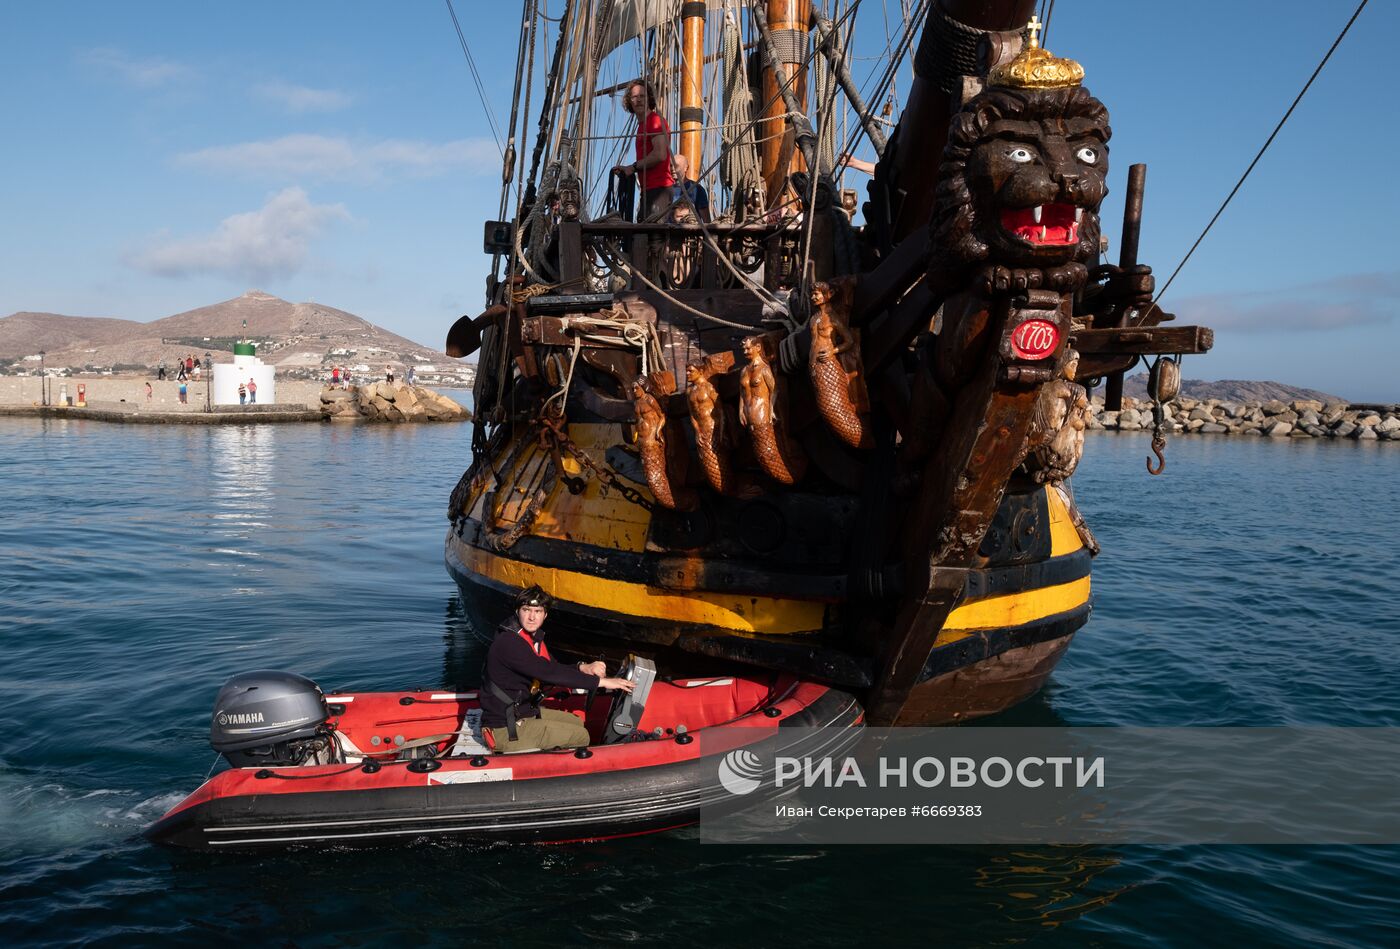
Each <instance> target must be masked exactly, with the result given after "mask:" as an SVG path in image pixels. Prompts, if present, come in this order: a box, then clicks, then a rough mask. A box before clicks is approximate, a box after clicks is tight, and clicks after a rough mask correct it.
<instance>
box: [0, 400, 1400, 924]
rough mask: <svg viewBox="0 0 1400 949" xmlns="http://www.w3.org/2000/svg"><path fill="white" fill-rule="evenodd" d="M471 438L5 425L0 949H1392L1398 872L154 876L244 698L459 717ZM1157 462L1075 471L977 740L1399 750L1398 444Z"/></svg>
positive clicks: (1116, 855)
mask: <svg viewBox="0 0 1400 949" xmlns="http://www.w3.org/2000/svg"><path fill="white" fill-rule="evenodd" d="M468 437H469V430H468V429H467V428H466V427H461V426H443V427H429V426H405V427H371V426H364V427H339V426H289V427H277V426H264V427H211V428H203V427H188V428H187V427H184V426H174V427H150V428H143V427H138V426H106V425H101V424H97V423H85V422H82V421H67V420H64V421H44V420H20V419H0V498H3V501H0V504H3V511H4V515H5V516H4V517H3V518H0V647H3V653H0V656H3V662H0V734H3V736H4V738H3V742H0V932H3V933H4V937H3V938H4V941H5V942H6V943H7V944H30V943H36V944H37V943H45V944H55V943H59V944H63V943H85V944H97V945H102V944H122V945H130V944H146V943H155V942H176V943H201V944H212V945H221V944H233V943H247V942H254V941H256V942H264V941H269V940H270V941H273V942H275V943H283V944H301V945H346V944H349V945H371V944H377V943H381V942H385V941H388V940H390V939H394V940H400V941H407V940H412V941H413V942H415V943H428V944H438V943H443V944H461V943H464V942H467V941H472V942H481V943H485V944H488V945H493V944H505V943H510V944H520V943H527V944H528V943H534V942H544V941H549V940H553V941H558V940H560V939H563V940H567V941H570V942H580V941H597V942H606V943H618V942H649V941H652V940H659V939H666V940H667V941H669V942H672V943H675V944H687V945H688V944H714V943H724V942H737V943H740V944H759V943H761V944H770V945H772V944H780V943H793V944H802V943H807V944H818V945H821V944H828V943H832V942H849V941H851V940H863V941H869V940H871V939H885V940H888V939H894V940H900V941H905V940H907V941H913V940H915V939H917V940H919V941H920V942H926V943H933V944H940V945H965V944H976V945H1015V944H1023V943H1027V942H1029V943H1034V944H1047V945H1064V946H1089V945H1164V946H1165V945H1183V944H1235V945H1246V944H1299V945H1301V944H1319V943H1321V944H1328V945H1358V944H1360V945H1367V944H1385V943H1389V944H1394V942H1393V940H1394V934H1395V932H1396V931H1397V929H1400V900H1398V899H1397V896H1396V891H1395V879H1396V878H1397V876H1400V848H1356V847H1310V848H1264V847H1182V848H1146V847H1142V848H1135V847H1118V848H1101V847H1092V848H1091V847H1022V848H1016V849H1004V848H986V847H962V848H952V847H946V848H920V849H916V848H907V849H906V848H885V849H875V848H870V849H859V848H854V849H846V848H830V849H823V850H810V849H809V850H798V849H761V848H747V847H745V848H739V847H735V848H721V847H709V846H702V845H701V844H700V843H699V842H698V840H697V839H696V837H695V835H694V834H693V833H690V832H676V833H671V834H667V835H662V836H655V837H649V838H641V839H636V840H628V841H620V842H615V843H609V844H599V845H589V846H574V847H565V848H540V847H510V848H507V847H495V848H481V847H469V846H463V845H447V844H418V845H413V846H407V847H404V848H400V849H396V850H380V851H373V852H358V851H350V850H341V851H318V852H301V853H296V854H290V855H279V856H274V857H266V856H264V857H258V858H248V857H240V856H236V855H227V854H224V855H217V856H202V855H197V856H190V855H178V854H171V853H167V852H164V851H160V850H156V849H153V848H151V847H149V846H147V845H146V844H145V843H144V842H143V841H142V840H141V839H140V838H139V837H138V836H137V833H138V831H139V830H140V829H141V828H142V827H143V826H144V825H145V824H147V823H149V822H150V821H151V820H152V819H154V818H156V817H158V816H159V815H160V814H161V813H163V812H164V811H165V810H166V809H167V808H168V807H170V806H171V805H172V804H174V803H175V802H176V801H178V800H179V799H180V798H181V797H183V796H184V794H185V793H187V792H188V791H189V790H191V789H193V788H194V787H195V786H196V785H197V784H198V783H199V781H200V780H201V779H202V778H203V776H204V774H205V773H206V771H207V770H208V769H209V767H210V765H211V764H212V763H213V760H214V755H213V752H212V751H210V750H209V747H208V744H207V739H208V731H207V729H208V718H207V716H208V714H209V709H210V703H211V702H212V701H213V698H214V693H215V692H216V691H217V689H218V687H219V685H220V684H221V683H222V682H223V680H224V679H225V678H226V677H228V676H229V675H232V674H233V673H236V672H239V671H244V670H248V669H253V668H259V667H277V668H286V669H291V670H296V671H299V672H302V673H304V674H306V675H309V676H311V677H313V678H314V679H316V680H317V681H318V682H320V683H321V684H322V685H323V686H325V687H326V688H327V689H328V690H330V689H335V690H341V689H352V688H354V689H388V688H399V687H403V686H422V687H453V686H458V685H465V684H474V683H473V682H472V681H471V680H472V677H473V675H474V674H475V673H476V671H477V670H478V669H479V666H480V660H481V650H482V646H481V643H480V641H479V639H478V638H477V637H476V635H475V634H474V633H473V631H472V630H470V629H469V628H468V627H467V625H466V623H465V621H464V620H463V619H462V616H461V608H460V604H459V602H458V600H457V593H456V590H455V588H454V587H453V585H452V583H451V582H450V581H449V579H448V578H447V575H446V574H445V572H444V570H443V567H442V562H441V555H442V539H443V534H444V530H445V527H446V524H445V521H444V519H443V511H444V508H445V505H446V498H447V494H448V491H449V490H450V489H451V487H452V485H453V484H454V483H455V482H456V479H457V477H458V476H459V474H460V473H461V470H462V468H463V466H464V465H465V463H466V459H467V444H468ZM1146 449H1147V438H1146V436H1136V435H1126V434H1125V435H1113V434H1104V435H1097V436H1094V437H1091V438H1090V440H1089V445H1088V452H1087V455H1088V457H1087V458H1086V460H1085V462H1084V465H1083V466H1082V468H1081V469H1080V473H1079V475H1078V476H1077V477H1076V479H1075V486H1076V490H1077V493H1078V496H1079V501H1080V505H1081V507H1082V508H1083V510H1084V511H1085V513H1086V515H1087V516H1088V518H1089V520H1090V523H1091V524H1092V526H1093V527H1094V529H1095V530H1096V531H1097V533H1098V535H1099V538H1100V540H1101V542H1102V543H1103V547H1104V554H1103V555H1102V556H1101V557H1100V558H1099V559H1098V561H1097V562H1096V565H1095V573H1094V586H1095V591H1096V597H1097V599H1096V605H1097V608H1096V612H1095V615H1094V618H1093V620H1092V622H1091V623H1090V625H1089V626H1088V627H1087V628H1086V629H1085V630H1084V631H1083V632H1081V633H1080V635H1079V636H1078V637H1077V638H1076V640H1075V643H1074V646H1073V647H1072V648H1071V649H1070V651H1069V654H1068V656H1067V658H1066V659H1065V661H1064V663H1063V664H1062V665H1061V666H1060V668H1059V670H1058V671H1057V672H1056V673H1055V676H1054V678H1053V680H1052V682H1051V685H1050V686H1049V687H1048V688H1047V689H1046V690H1045V691H1044V692H1043V693H1042V694H1041V695H1039V696H1038V697H1036V698H1035V699H1034V700H1032V701H1031V702H1029V703H1027V704H1026V705H1024V706H1022V707H1020V708H1018V709H1015V710H1012V711H1011V712H1009V713H1007V714H1005V715H1003V716H1000V717H999V719H998V721H999V722H1001V723H1005V724H1046V725H1050V724H1071V725H1187V724H1192V725H1278V724H1295V723H1309V724H1346V725H1400V689H1397V686H1398V685H1400V658H1397V655H1398V653H1400V651H1398V650H1397V646H1400V609H1397V607H1396V591H1397V590H1400V543H1397V542H1396V537H1395V534H1396V529H1397V517H1396V511H1397V510H1400V486H1397V477H1396V475H1397V472H1400V446H1395V445H1388V444H1380V445H1376V444H1364V443H1361V444H1357V443H1347V444H1334V443H1315V442H1311V441H1309V442H1301V443H1300V442H1298V441H1287V442H1284V443H1278V442H1274V441H1270V440H1267V439H1242V438H1235V439H1223V438H1206V437H1199V438H1194V439H1185V438H1178V439H1176V440H1174V441H1173V442H1172V444H1171V446H1170V448H1169V449H1168V457H1169V468H1168V473H1167V476H1166V477H1163V478H1149V477H1147V476H1146V474H1145V472H1144V471H1143V457H1144V456H1145V454H1146Z"/></svg>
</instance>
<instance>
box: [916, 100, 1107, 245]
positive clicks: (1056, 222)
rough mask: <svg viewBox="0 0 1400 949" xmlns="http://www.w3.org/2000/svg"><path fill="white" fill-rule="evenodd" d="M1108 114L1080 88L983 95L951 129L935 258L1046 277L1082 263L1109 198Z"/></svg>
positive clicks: (940, 186)
mask: <svg viewBox="0 0 1400 949" xmlns="http://www.w3.org/2000/svg"><path fill="white" fill-rule="evenodd" d="M1110 134H1111V132H1110V130H1109V127H1108V110H1107V109H1105V108H1104V106H1103V104H1102V103H1101V102H1099V100H1097V99H1095V98H1094V97H1093V96H1092V95H1090V94H1089V92H1088V91H1087V90H1086V89H1084V88H1083V87H1082V86H1073V87H1071V88H1064V89H1006V88H992V89H988V90H986V91H984V92H982V93H980V94H978V95H977V96H974V97H973V98H972V99H970V100H968V102H967V104H966V105H965V106H964V107H963V109H962V111H961V112H959V113H958V114H957V115H956V116H955V117H954V118H953V121H952V125H951V127H950V129H949V133H948V145H947V148H946V149H945V151H944V154H943V167H942V179H941V180H940V181H939V184H938V197H937V202H936V206H935V209H934V215H933V222H932V237H933V242H934V249H933V252H934V256H935V259H939V258H941V259H942V261H943V262H944V265H945V266H946V265H947V264H949V263H953V262H956V263H957V264H959V265H964V266H966V265H971V264H978V263H984V262H985V263H988V264H994V265H998V266H1003V267H1008V268H1017V269H1039V270H1048V269H1052V268H1061V267H1064V266H1065V265H1067V264H1072V263H1079V264H1089V263H1091V262H1092V261H1093V260H1094V259H1095V258H1096V257H1097V255H1098V250H1099V219H1098V210H1099V204H1100V203H1101V202H1102V201H1103V198H1104V195H1105V194H1107V193H1108V188H1107V184H1106V176H1107V174H1108V139H1109V135H1110Z"/></svg>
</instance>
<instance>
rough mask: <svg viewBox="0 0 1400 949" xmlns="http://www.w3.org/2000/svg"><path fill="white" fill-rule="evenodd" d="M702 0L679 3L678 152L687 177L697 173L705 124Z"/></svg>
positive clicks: (697, 174)
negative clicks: (679, 93)
mask: <svg viewBox="0 0 1400 949" xmlns="http://www.w3.org/2000/svg"><path fill="white" fill-rule="evenodd" d="M704 76H705V0H686V2H685V3H682V4H681V114H680V119H681V154H682V155H684V156H685V159H686V164H687V165H688V166H689V168H690V171H689V173H688V174H689V177H691V178H698V177H699V176H700V171H701V167H700V143H701V139H702V135H701V132H700V129H701V127H702V126H703V125H704V124H705V79H704Z"/></svg>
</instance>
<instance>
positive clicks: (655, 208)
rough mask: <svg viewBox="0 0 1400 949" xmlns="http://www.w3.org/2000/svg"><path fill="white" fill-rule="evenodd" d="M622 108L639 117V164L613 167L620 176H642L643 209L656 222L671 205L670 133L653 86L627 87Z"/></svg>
mask: <svg viewBox="0 0 1400 949" xmlns="http://www.w3.org/2000/svg"><path fill="white" fill-rule="evenodd" d="M622 106H623V108H625V109H626V110H627V111H628V112H631V113H632V114H633V115H635V116H636V117H637V160H636V161H634V162H632V164H630V165H614V166H613V171H615V172H617V173H618V174H621V175H639V176H640V177H639V183H640V184H641V187H642V209H643V211H644V212H645V217H646V218H649V219H651V220H657V219H659V218H660V217H662V216H663V215H664V214H665V213H666V209H667V208H668V207H670V205H671V186H672V185H674V184H675V183H676V178H675V176H674V175H673V174H672V173H671V129H670V127H669V126H667V124H666V120H665V119H663V118H662V117H661V113H660V112H658V111H657V110H656V96H655V95H654V94H653V93H652V91H651V84H650V83H648V82H646V81H644V80H641V79H638V80H637V81H636V82H634V83H632V85H630V86H628V87H627V95H626V96H625V97H624V98H623V100H622Z"/></svg>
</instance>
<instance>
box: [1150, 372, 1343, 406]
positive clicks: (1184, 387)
mask: <svg viewBox="0 0 1400 949" xmlns="http://www.w3.org/2000/svg"><path fill="white" fill-rule="evenodd" d="M1123 394H1124V395H1127V396H1132V397H1133V398H1135V399H1146V398H1147V373H1145V372H1141V373H1138V374H1137V375H1135V376H1129V377H1128V378H1126V379H1124V380H1123ZM1181 397H1182V398H1184V399H1196V400H1198V401H1202V402H1204V401H1207V400H1209V399H1217V400H1219V401H1221V402H1240V403H1245V402H1249V403H1253V402H1269V401H1278V402H1293V401H1296V400H1299V399H1303V400H1309V401H1317V402H1323V403H1327V402H1345V401H1347V400H1346V399H1343V398H1340V397H1338V396H1335V395H1330V394H1328V393H1326V392H1319V391H1318V390H1317V389H1305V388H1303V387H1302V386H1290V385H1284V384H1283V383H1281V382H1249V381H1246V380H1243V379H1221V380H1220V381H1219V382H1204V381H1202V380H1200V379H1183V380H1181Z"/></svg>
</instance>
